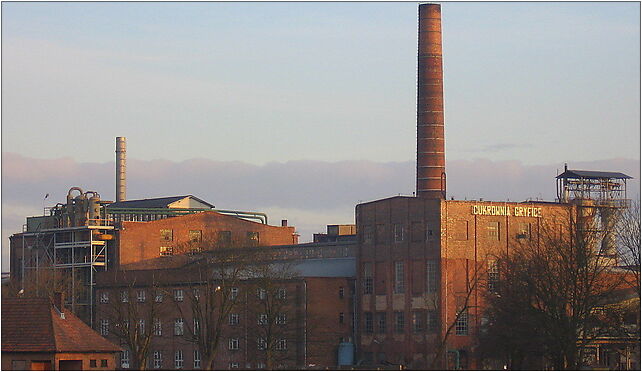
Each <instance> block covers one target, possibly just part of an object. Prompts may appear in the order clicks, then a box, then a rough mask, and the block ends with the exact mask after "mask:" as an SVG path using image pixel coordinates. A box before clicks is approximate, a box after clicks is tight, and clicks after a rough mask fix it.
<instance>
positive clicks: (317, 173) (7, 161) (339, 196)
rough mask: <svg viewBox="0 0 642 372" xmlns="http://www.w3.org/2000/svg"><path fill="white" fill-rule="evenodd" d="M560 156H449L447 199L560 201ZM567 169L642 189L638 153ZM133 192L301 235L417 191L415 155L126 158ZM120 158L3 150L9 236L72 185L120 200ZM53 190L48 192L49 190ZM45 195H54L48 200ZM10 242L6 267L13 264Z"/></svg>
mask: <svg viewBox="0 0 642 372" xmlns="http://www.w3.org/2000/svg"><path fill="white" fill-rule="evenodd" d="M563 167H564V165H563V164H562V163H560V164H549V165H534V166H532V165H524V164H522V163H520V162H518V161H491V160H488V159H471V160H453V161H449V162H448V164H447V174H448V197H449V198H450V197H451V196H452V197H454V198H455V199H465V198H466V199H478V198H484V199H485V200H507V199H510V200H512V201H521V200H525V199H529V198H532V199H535V198H540V199H545V200H554V198H555V196H556V195H555V193H556V188H555V179H554V177H555V176H556V175H557V172H558V170H561V169H562V168H563ZM569 168H572V169H591V170H607V171H608V170H610V171H620V172H624V173H626V174H629V175H630V176H632V177H634V180H631V181H630V182H629V196H630V197H634V198H639V197H640V194H639V192H640V186H639V185H640V183H639V179H640V161H639V160H632V159H610V160H601V161H592V162H571V163H569ZM127 170H128V174H127V188H128V189H127V197H128V198H129V199H139V198H151V197H160V196H168V195H185V194H193V195H195V196H197V197H199V198H202V199H204V200H206V201H208V202H210V203H212V204H214V205H215V206H216V207H217V208H220V209H237V210H256V211H262V212H266V213H268V215H269V218H270V223H271V224H279V222H280V220H281V219H287V220H288V221H289V224H290V225H293V226H296V227H297V230H298V231H299V233H300V234H301V241H302V242H305V241H309V240H311V238H312V233H314V232H323V231H325V225H327V224H336V223H353V221H354V207H355V205H356V204H358V203H360V202H365V201H371V200H376V199H380V198H385V197H389V196H394V195H398V194H402V195H412V192H413V191H414V189H415V163H414V161H407V162H390V163H378V162H373V161H342V162H324V161H312V160H294V161H287V162H283V163H277V162H271V163H267V164H265V165H262V166H258V165H253V164H248V163H243V162H238V161H213V160H208V159H191V160H186V161H181V162H173V161H169V160H153V161H141V160H136V159H128V169H127ZM114 184H115V181H114V163H113V162H108V163H89V162H87V163H82V162H75V161H73V160H71V159H69V158H61V159H34V158H29V157H25V156H22V155H18V154H14V153H3V156H2V186H3V189H2V191H3V193H2V239H3V240H2V242H3V246H6V245H8V240H7V238H8V236H9V235H11V234H12V233H16V232H19V231H21V229H22V224H24V223H25V220H24V217H25V216H28V215H37V214H39V213H42V208H43V205H45V206H51V205H54V204H55V203H58V202H64V200H65V196H66V194H67V191H68V190H69V188H70V187H73V186H79V187H81V188H83V190H85V191H86V190H95V191H98V192H99V193H100V194H101V197H102V199H105V200H114V188H115V186H114ZM47 193H49V194H50V196H49V197H48V198H47V199H46V200H43V198H44V196H45V194H47ZM43 202H46V204H44V203H43ZM7 250H8V249H6V248H3V270H6V269H7V266H8V262H7V260H6V259H7V258H8V256H7Z"/></svg>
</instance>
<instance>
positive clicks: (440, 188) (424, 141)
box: [417, 4, 446, 199]
mask: <svg viewBox="0 0 642 372" xmlns="http://www.w3.org/2000/svg"><path fill="white" fill-rule="evenodd" d="M441 57H442V52H441V6H440V5H439V4H421V5H419V53H418V64H417V65H418V71H417V196H419V197H424V198H433V199H445V198H446V156H445V152H444V83H443V76H444V73H443V68H442V58H441Z"/></svg>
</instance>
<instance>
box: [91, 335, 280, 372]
mask: <svg viewBox="0 0 642 372" xmlns="http://www.w3.org/2000/svg"><path fill="white" fill-rule="evenodd" d="M284 341H285V340H284ZM284 347H287V345H286V344H284ZM283 350H285V349H283ZM92 362H94V363H95V360H92ZM103 363H104V365H103ZM106 364H107V360H103V361H101V367H107V365H106ZM150 364H151V365H152V368H153V369H162V368H163V352H162V351H160V350H155V351H154V352H153V353H152V355H151V357H150ZM120 366H121V368H123V369H128V368H130V367H132V366H131V364H130V356H129V350H124V351H122V352H121V353H120ZM93 367H95V365H93ZM184 368H185V358H184V356H183V350H176V351H175V352H174V369H184ZM238 368H239V363H238V362H230V364H229V369H238ZM248 368H250V369H251V365H250V366H248ZM265 368H266V364H265V362H257V363H256V369H265ZM191 369H201V354H200V352H199V351H198V350H194V351H193V358H192V368H191Z"/></svg>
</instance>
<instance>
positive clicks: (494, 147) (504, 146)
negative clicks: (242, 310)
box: [466, 143, 533, 152]
mask: <svg viewBox="0 0 642 372" xmlns="http://www.w3.org/2000/svg"><path fill="white" fill-rule="evenodd" d="M532 147H533V144H532V143H521V144H520V143H495V144H490V145H486V146H482V147H478V148H473V149H470V150H466V152H498V151H505V150H518V149H527V148H532Z"/></svg>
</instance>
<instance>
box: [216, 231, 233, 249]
mask: <svg viewBox="0 0 642 372" xmlns="http://www.w3.org/2000/svg"><path fill="white" fill-rule="evenodd" d="M218 245H219V247H222V248H227V247H229V246H230V245H232V232H231V231H219V232H218Z"/></svg>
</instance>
